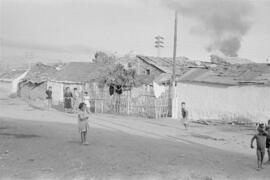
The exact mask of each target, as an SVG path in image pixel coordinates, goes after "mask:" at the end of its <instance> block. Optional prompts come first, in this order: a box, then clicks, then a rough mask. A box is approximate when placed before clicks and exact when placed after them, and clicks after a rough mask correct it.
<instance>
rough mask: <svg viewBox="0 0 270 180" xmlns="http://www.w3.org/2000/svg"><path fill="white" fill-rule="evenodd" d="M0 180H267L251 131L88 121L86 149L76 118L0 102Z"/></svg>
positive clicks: (167, 122) (269, 170) (269, 171)
mask: <svg viewBox="0 0 270 180" xmlns="http://www.w3.org/2000/svg"><path fill="white" fill-rule="evenodd" d="M0 109H1V112H0V142H1V143H0V179H5V178H9V179H46V178H47V179H91V178H92V179H93V180H95V179H204V180H206V179H208V180H209V179H267V178H268V179H269V177H270V165H266V166H265V169H264V170H262V171H261V172H257V171H255V167H256V159H255V155H254V154H255V152H254V151H252V150H251V149H250V148H249V141H250V137H251V135H252V134H253V133H254V129H253V128H252V127H251V128H250V127H249V128H246V127H237V126H233V127H232V126H222V127H217V126H202V125H198V124H192V127H191V129H190V130H189V131H185V130H184V129H183V127H182V125H181V123H180V122H178V121H175V120H171V119H158V120H157V119H143V118H134V117H124V116H116V115H108V114H102V115H99V114H98V115H92V116H91V132H90V134H89V138H90V139H89V141H90V145H89V146H81V145H80V144H79V135H78V132H77V125H76V123H77V120H76V115H74V114H63V113H61V112H58V111H55V110H40V109H36V108H33V107H29V106H28V105H27V104H25V103H24V102H22V101H20V100H17V99H2V100H0Z"/></svg>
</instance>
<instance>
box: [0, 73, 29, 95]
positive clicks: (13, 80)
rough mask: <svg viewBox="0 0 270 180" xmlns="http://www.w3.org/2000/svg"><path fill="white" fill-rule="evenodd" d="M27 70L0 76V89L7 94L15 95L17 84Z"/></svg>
mask: <svg viewBox="0 0 270 180" xmlns="http://www.w3.org/2000/svg"><path fill="white" fill-rule="evenodd" d="M26 74H27V70H15V69H14V70H11V71H9V72H5V73H2V74H0V89H1V90H2V91H4V92H6V93H8V94H16V93H17V91H18V84H19V82H20V81H21V80H22V79H23V78H24V77H25V76H26Z"/></svg>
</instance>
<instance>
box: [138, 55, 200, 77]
mask: <svg viewBox="0 0 270 180" xmlns="http://www.w3.org/2000/svg"><path fill="white" fill-rule="evenodd" d="M175 65H176V66H175V67H176V74H177V75H182V74H184V73H185V72H186V71H188V70H189V68H193V67H203V66H201V65H199V64H197V62H195V61H192V60H189V59H188V58H186V57H177V58H176V63H175ZM133 66H134V68H135V69H136V72H137V74H138V75H142V74H144V75H153V76H154V77H158V76H159V75H160V74H163V73H167V74H172V67H173V61H172V58H167V57H152V56H141V55H138V56H136V61H135V63H134V64H133Z"/></svg>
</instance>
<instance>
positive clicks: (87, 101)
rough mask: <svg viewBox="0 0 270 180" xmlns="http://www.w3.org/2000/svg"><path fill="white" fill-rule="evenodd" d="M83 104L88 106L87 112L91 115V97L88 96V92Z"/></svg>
mask: <svg viewBox="0 0 270 180" xmlns="http://www.w3.org/2000/svg"><path fill="white" fill-rule="evenodd" d="M83 103H84V104H85V105H86V112H87V113H88V114H89V113H90V96H89V95H88V92H84V96H83Z"/></svg>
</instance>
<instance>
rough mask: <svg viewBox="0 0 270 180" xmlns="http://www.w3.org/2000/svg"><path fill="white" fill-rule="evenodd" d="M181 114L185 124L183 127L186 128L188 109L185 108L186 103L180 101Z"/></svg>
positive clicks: (187, 125)
mask: <svg viewBox="0 0 270 180" xmlns="http://www.w3.org/2000/svg"><path fill="white" fill-rule="evenodd" d="M181 114H182V121H183V124H184V126H185V129H186V130H187V129H188V127H189V123H188V110H187V109H186V103H185V102H182V103H181Z"/></svg>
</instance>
